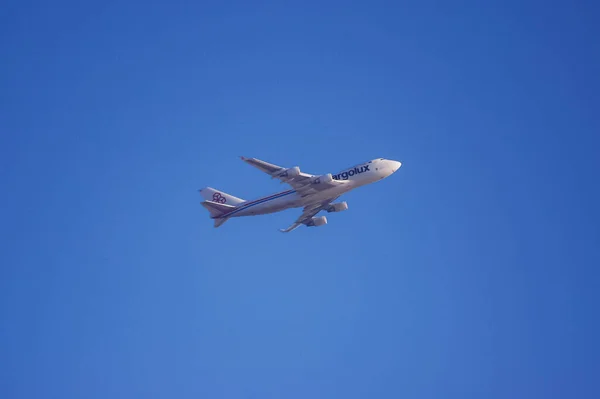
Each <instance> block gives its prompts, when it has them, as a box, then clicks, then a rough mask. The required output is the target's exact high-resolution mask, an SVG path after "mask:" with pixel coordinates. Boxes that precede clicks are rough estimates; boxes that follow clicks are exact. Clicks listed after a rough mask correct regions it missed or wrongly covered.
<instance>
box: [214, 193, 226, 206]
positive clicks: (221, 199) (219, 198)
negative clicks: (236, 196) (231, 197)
mask: <svg viewBox="0 0 600 399" xmlns="http://www.w3.org/2000/svg"><path fill="white" fill-rule="evenodd" d="M212 198H213V201H215V202H218V203H219V204H224V203H226V202H227V198H225V197H223V195H221V193H214V194H213V196H212Z"/></svg>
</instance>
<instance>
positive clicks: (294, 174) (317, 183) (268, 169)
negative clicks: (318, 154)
mask: <svg viewBox="0 0 600 399" xmlns="http://www.w3.org/2000/svg"><path fill="white" fill-rule="evenodd" d="M240 158H241V159H242V160H243V161H244V162H246V163H247V164H249V165H252V166H254V167H255V168H257V169H259V170H261V171H263V172H265V173H267V174H268V175H269V176H271V178H272V179H279V180H280V181H281V182H282V183H287V184H289V185H290V186H292V188H293V189H294V190H296V192H297V193H298V194H299V195H301V196H303V197H304V196H307V195H310V194H314V193H317V192H319V191H322V190H325V189H328V188H332V187H335V186H339V185H343V184H348V183H349V182H348V181H347V180H335V179H333V176H332V175H331V173H328V174H325V175H321V176H317V175H312V174H309V173H304V172H301V171H300V168H299V167H298V166H294V167H292V168H284V167H282V166H279V165H274V164H272V163H269V162H265V161H261V160H260V159H256V158H246V157H240Z"/></svg>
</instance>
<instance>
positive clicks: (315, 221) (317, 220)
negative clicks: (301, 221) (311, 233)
mask: <svg viewBox="0 0 600 399" xmlns="http://www.w3.org/2000/svg"><path fill="white" fill-rule="evenodd" d="M324 224H327V218H326V217H325V216H318V217H314V218H312V219H311V220H310V222H308V223H307V226H323V225H324Z"/></svg>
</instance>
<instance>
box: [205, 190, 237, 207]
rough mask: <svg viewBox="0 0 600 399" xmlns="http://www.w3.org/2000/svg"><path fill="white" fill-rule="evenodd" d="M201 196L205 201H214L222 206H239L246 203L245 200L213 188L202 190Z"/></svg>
mask: <svg viewBox="0 0 600 399" xmlns="http://www.w3.org/2000/svg"><path fill="white" fill-rule="evenodd" d="M200 195H201V196H202V198H204V200H205V201H212V202H216V203H220V204H227V205H233V206H237V205H239V204H241V203H242V202H244V200H243V199H241V198H238V197H234V196H233V195H231V194H227V193H225V192H223V191H219V190H215V189H214V188H212V187H204V188H203V189H201V190H200Z"/></svg>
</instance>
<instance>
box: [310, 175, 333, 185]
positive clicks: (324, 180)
mask: <svg viewBox="0 0 600 399" xmlns="http://www.w3.org/2000/svg"><path fill="white" fill-rule="evenodd" d="M332 181H333V176H331V173H327V174H326V175H321V176H316V177H313V178H312V181H311V183H312V184H321V183H331V182H332Z"/></svg>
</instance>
